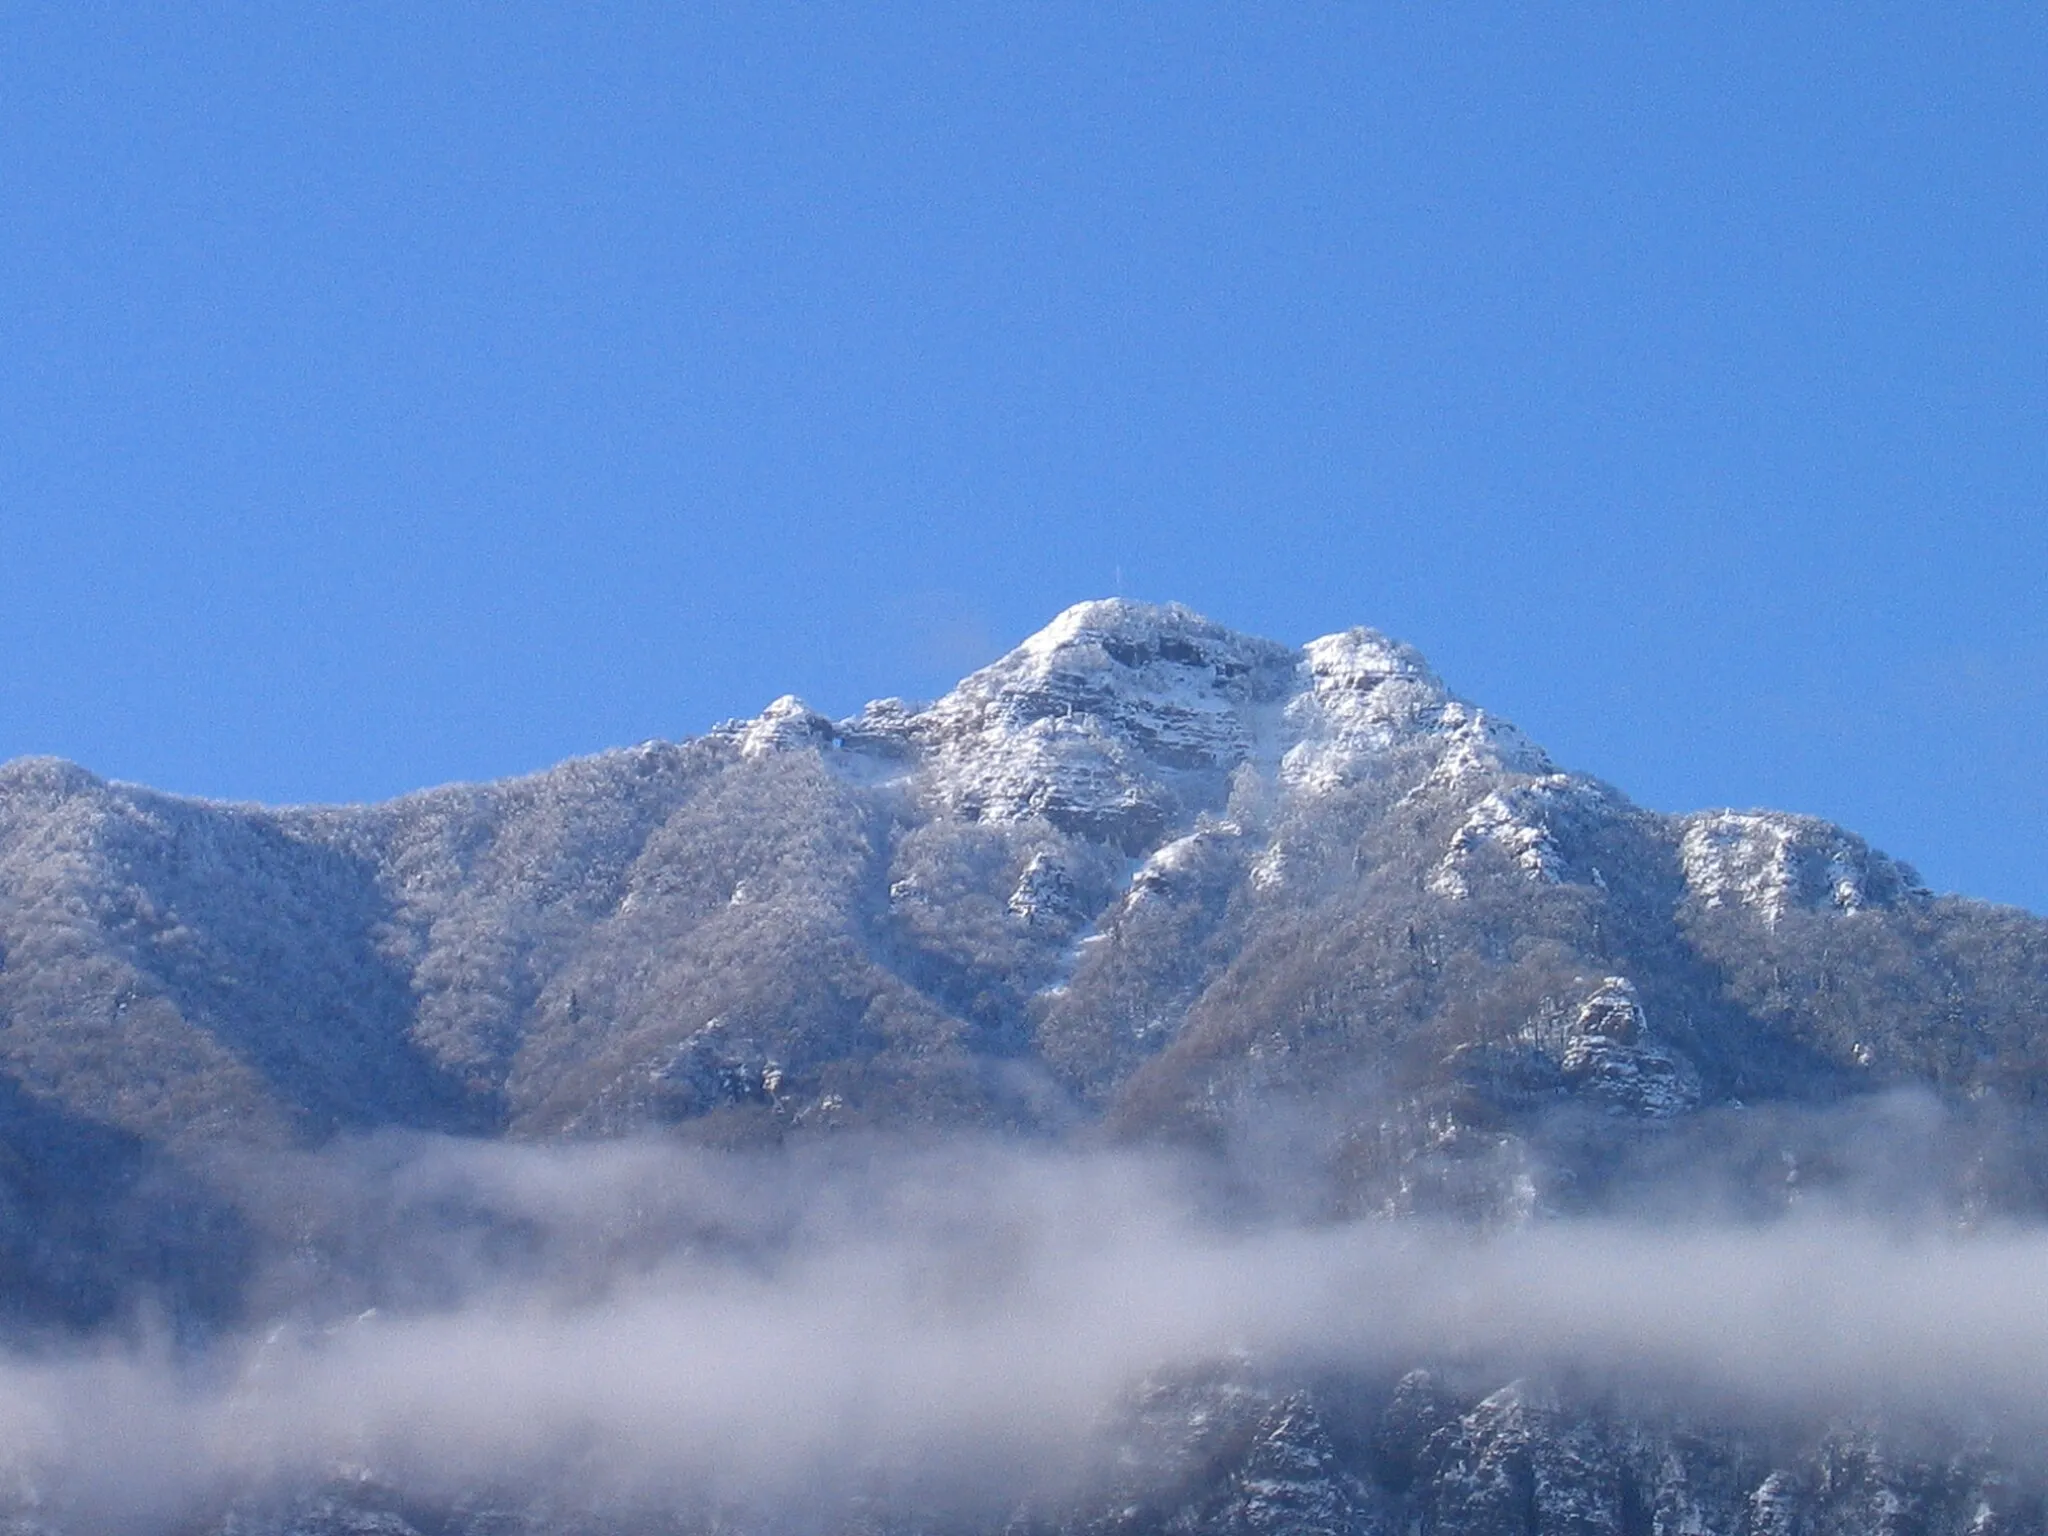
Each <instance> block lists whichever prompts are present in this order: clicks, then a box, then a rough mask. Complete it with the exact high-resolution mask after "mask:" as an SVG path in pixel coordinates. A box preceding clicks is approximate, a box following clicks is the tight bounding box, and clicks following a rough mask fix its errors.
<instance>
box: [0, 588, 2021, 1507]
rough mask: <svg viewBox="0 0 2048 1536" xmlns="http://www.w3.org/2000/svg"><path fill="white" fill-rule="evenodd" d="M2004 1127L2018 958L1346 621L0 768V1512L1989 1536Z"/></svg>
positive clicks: (1138, 608)
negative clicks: (872, 682) (287, 762)
mask: <svg viewBox="0 0 2048 1536" xmlns="http://www.w3.org/2000/svg"><path fill="white" fill-rule="evenodd" d="M2044 1090H2048V924H2044V922H2043V920H2042V919H2041V918H2039V917H2037V916H2035V915H2033V914H2031V913H2028V912H2024V911H2021V910H2018V909H2015V908H2008V907H1996V906H1991V905H1988V904H1984V903H1979V902H1973V901H1970V900H1967V899H1963V898H1959V897H1953V896H1945V895H1937V894H1935V893H1933V892H1931V891H1929V890H1928V889H1927V888H1926V887H1925V886H1924V885H1923V883H1922V882H1921V881H1920V880H1919V878H1918V876H1917V875H1916V874H1915V872H1914V871H1913V869H1912V868H1911V867H1910V866H1909V865H1907V864H1905V863H1903V862H1901V861H1899V860H1898V859H1896V858H1893V857H1891V856H1889V855H1887V854H1885V853H1883V852H1880V851H1878V850H1876V849H1873V848H1871V847H1870V846H1868V844H1866V843H1865V842H1864V841H1863V840H1862V839H1860V838H1859V837H1857V836H1856V835H1855V834H1854V833H1852V832H1850V831H1848V830H1846V829H1843V828H1840V827H1837V826H1834V825H1832V824H1829V823H1827V822H1824V821H1820V820H1817V819H1815V818H1811V817H1804V816H1797V815H1790V814H1785V813H1776V812H1770V811H1759V810H1735V809H1713V810H1705V811H1701V812H1697V813H1693V814H1688V815H1668V814H1663V813H1658V812H1652V811H1648V810H1645V809H1643V808H1641V807H1638V806H1636V805H1634V804H1633V803H1632V802H1630V801H1629V799H1628V798H1627V796H1626V795H1625V794H1624V793H1623V792H1622V791H1621V790H1619V789H1617V788H1615V787H1612V786H1609V785H1606V784H1604V783H1601V782H1599V781H1598V780H1595V779H1592V778H1589V777H1587V776H1585V775H1581V774H1576V773H1573V772H1570V771H1569V770H1566V769H1564V768H1561V767H1560V766H1559V765H1557V764H1555V763H1554V762H1552V761H1551V760H1550V758H1549V757H1548V756H1547V755H1546V754H1545V753H1544V751H1543V750H1542V749H1541V747H1540V746H1538V745H1537V744H1536V743H1534V742H1532V741H1530V740H1529V739H1528V738H1527V737H1525V736H1524V735H1523V734H1522V733H1521V732H1519V731H1517V730H1516V729H1515V728H1514V727H1513V726H1511V725H1509V724H1508V723H1506V722H1504V721H1501V720H1498V719H1496V718H1494V717H1493V716H1491V715H1489V714H1488V713H1487V712H1486V711H1485V710H1484V709H1483V708H1480V707H1478V706H1476V705H1473V704H1470V703H1467V702H1465V701H1463V700H1461V699H1459V698H1457V697H1456V696H1455V695H1454V694H1452V693H1451V692H1450V691H1449V690H1448V689H1447V688H1446V687H1445V686H1444V684H1443V683H1442V681H1441V680H1440V679H1438V678H1437V677H1436V675H1435V674H1434V672H1433V671H1432V670H1431V669H1430V668H1429V666H1428V664H1427V663H1426V662H1425V661H1424V660H1423V658H1422V657H1420V656H1419V655H1418V654H1416V653H1415V652H1414V651H1413V650H1412V649H1410V648H1408V647H1406V646H1403V645H1401V644H1400V643H1399V642H1397V641H1394V640H1391V639H1389V638H1387V637H1385V636H1382V635H1380V634H1378V633H1376V632H1373V631H1370V630H1364V629H1358V630H1351V631H1347V632H1344V633H1342V634H1337V635H1332V636H1327V637H1324V638H1322V639H1319V640H1315V641H1312V642H1310V643H1309V644H1308V645H1306V646H1303V647H1299V648H1296V647H1290V646H1286V645H1283V644H1279V643H1277V642H1273V641H1268V640H1263V639H1259V638H1257V637H1254V636H1248V635H1243V634H1238V633H1235V632H1232V631H1230V630H1228V629H1225V628H1223V627H1222V626H1219V625H1216V624H1214V623H1212V622H1210V621H1208V620H1207V619H1204V618H1202V617H1201V616H1199V615H1197V614H1195V613H1193V612H1191V611H1189V610H1187V609H1185V608H1181V607H1178V606H1175V605H1166V606H1155V605H1149V604H1141V603H1135V602H1128V601H1123V600H1111V601H1099V602H1091V603H1084V604H1081V605H1079V606H1077V607H1074V608H1072V609H1069V610H1068V611H1067V612H1065V613H1063V614H1061V615H1059V616H1058V617H1057V618H1056V619H1055V620H1054V621H1053V622H1052V623H1051V624H1050V625H1048V626H1047V627H1046V628H1045V629H1044V630H1042V631H1040V632H1039V633H1038V634H1036V635H1034V636H1032V637H1031V638H1030V639H1028V640H1027V641H1025V642H1024V643H1023V644H1022V645H1021V646H1019V647H1018V648H1017V649H1016V650H1014V651H1012V652H1011V653H1009V654H1008V655H1006V656H1005V657H1003V658H1001V659H1000V660H998V661H997V662H995V663H994V664H992V665H991V666H988V667H986V668H983V669H982V670H980V671H978V672H976V673H974V674H972V675H971V676H969V677H967V678H966V679H964V680H962V681H961V682H960V683H959V685H958V686H957V687H955V688H954V689H953V690H952V691H951V692H949V693H947V694H946V695H945V696H944V697H942V698H940V699H938V700H936V701H934V702H931V703H928V704H915V703H909V702H905V701H902V700H895V699H885V700H880V701H877V702H875V703H872V704H870V705H868V706H867V707H866V708H865V709H863V710H862V711H861V712H860V713H858V714H856V715H853V716H850V717H848V718H845V719H841V720H829V719H826V718H824V717H823V716H821V715H819V714H817V713H815V712H813V711H811V710H810V709H808V708H807V707H806V706H805V705H803V704H802V703H801V702H800V701H798V700H796V699H794V698H783V699H779V700H777V701H775V702H774V703H772V704H770V705H769V706H768V707H767V708H766V709H765V710H764V711H763V712H762V713H761V714H760V715H758V716H756V717H754V718H752V719H748V720H739V721H733V722H728V723H726V724H724V725H721V726H718V727H716V728H714V729H713V730H711V731H710V732H708V733H706V734H705V735H703V736H701V737H698V738H696V739H693V740H689V741H684V742H680V743H667V742H649V743H645V744H643V745H641V746H638V747H633V748H629V749H624V750H620V751H614V752H607V753H602V754H600V755H598V756H595V757H590V758H584V759H579V760H575V761H572V762H569V763H565V764H563V765H561V766H559V767H557V768H555V769H551V770H549V771H547V772H544V773H541V774H537V775H533V776H530V777H526V778H521V779H514V780H507V781H504V782H501V783H495V784H487V785H458V786H451V787H447V788H443V789H435V790H428V791H424V792H421V793H419V794H415V795H409V796H406V797H404V798H402V799H399V800H396V801H392V802H388V803H385V804H380V805H369V806H352V807H295V808H282V809H273V808H266V807H260V806H246V805H225V804H219V803H212V802H205V801H197V800H190V799H183V798H179V797H175V796H170V795H164V794H160V793H157V792H154V791H151V790H149V789H146V788H142V787H139V786H133V785H125V784H116V783H109V782H106V781H103V780H101V779H99V778H97V777H95V776H94V775H92V774H91V773H89V772H88V771H86V770H85V769H82V768H79V767H76V766H74V765H71V764H68V763H63V762H59V761H56V760H52V759H26V760H22V761H18V762H15V763H11V764H8V765H6V766H5V767H4V768H0V1309H4V1317H5V1321H6V1324H7V1328H8V1337H9V1339H10V1341H11V1342H10V1344H9V1349H8V1354H7V1356H6V1359H5V1362H4V1364H0V1507H4V1511H5V1513H4V1515H0V1519H11V1520H13V1521H14V1522H15V1523H14V1524H13V1525H12V1526H5V1527H0V1528H5V1529H9V1530H18V1531H21V1532H27V1531H31V1530H42V1531H49V1532H70V1531H86V1530H103V1529H124V1530H134V1531H138V1532H143V1531H147V1532H157V1531H162V1532H172V1531H177V1532H187V1531H191V1532H220V1533H226V1532H230V1531H232V1532H237V1533H243V1536H256V1533H273V1532H274V1533H280V1536H282V1533H285V1532H299V1533H309V1536H310V1533H322V1532H341V1531H351V1532H366V1531H384V1532H392V1533H403V1532H415V1533H420V1536H427V1533H433V1532H445V1533H457V1532H468V1533H479V1536H480V1533H483V1532H486V1531H488V1532H504V1531H515V1530H516V1531H528V1532H535V1533H538V1532H556V1531H560V1532H572V1531H574V1532H582V1531H590V1532H597V1531H607V1532H620V1533H625V1532H639V1531H690V1532H707V1533H708V1532H711V1531H714V1530H716V1531H721V1532H751V1531H756V1530H758V1531H763V1532H766V1531H784V1530H797V1529H802V1530H817V1531H848V1532H852V1531H861V1532H879V1531H888V1532H896V1531H901V1532H905V1533H909V1532H912V1531H927V1530H937V1529H945V1530H961V1531H990V1532H996V1531H1002V1532H1006V1533H1009V1532H1016V1533H1025V1532H1043V1533H1046V1536H1051V1533H1055V1532H1057V1533H1061V1536H1064V1533H1068V1532H1080V1531H1084V1530H1085V1531H1089V1532H1110V1531H1119V1532H1128V1533H1130V1536H1140V1533H1151V1532H1169V1531H1176V1532H1196V1531H1212V1530H1213V1531H1226V1530H1227V1531H1232V1532H1276V1533H1277V1532H1282V1531H1287V1532H1301V1531H1330V1532H1337V1531H1357V1532H1366V1531H1373V1532H1378V1531H1385V1532H1389V1533H1392V1532H1396V1531H1420V1532H1428V1533H1440V1536H1452V1533H1465V1532H1469V1533H1473V1536H1491V1533H1495V1532H1522V1531H1529V1532H1534V1531H1553V1530H1556V1531H1562V1530H1572V1531H1606V1530H1611V1531H1614V1532H1616V1533H1617V1536H1621V1533H1631V1536H1632V1533H1635V1532H1673V1533H1676V1532H1681V1531H1686V1532H1700V1531H1717V1532H1718V1531H1729V1532H1734V1531H1744V1532H1764V1531H1785V1532H1793V1531H1811V1532H1821V1531H1832V1530H1844V1531H1847V1530H1876V1529H1886V1530H1898V1531H1927V1532H1936V1531H1940V1532H1947V1531H1956V1532H1961V1531H1966V1530H1967V1531H1974V1532H1980V1533H1988V1532H1993V1531H2008V1530H2010V1531H2019V1530H2027V1531H2037V1530H2043V1529H2048V1514H2044V1511H2048V1503H2044V1497H2048V1465H2044V1464H2043V1461H2042V1458H2041V1456H2040V1453H2039V1451H2038V1449H2037V1447H2038V1445H2039V1443H2040V1437H2041V1435H2042V1433H2043V1431H2044V1430H2048V1387H2044V1385H2043V1383H2048V1324H2044V1322H2043V1320H2042V1319H2043V1316H2044V1314H2043V1311H2042V1309H2041V1307H2040V1305H2039V1296H2040V1278H2039V1277H2040V1276H2042V1275H2043V1274H2048V1227H2044V1226H2043V1224H2042V1215H2043V1212H2044V1209H2048V1119H2044V1117H2043V1114H2042V1109H2041V1105H2042V1103H2043V1094H2044ZM114 1447H118V1448H119V1450H118V1452H116V1451H115V1450H114V1449H113V1448H114Z"/></svg>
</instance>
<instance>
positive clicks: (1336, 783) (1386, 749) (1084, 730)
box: [723, 598, 1552, 852]
mask: <svg viewBox="0 0 2048 1536" xmlns="http://www.w3.org/2000/svg"><path fill="white" fill-rule="evenodd" d="M723 731H724V733H725V734H728V735H731V736H733V737H736V738H737V739H738V740H739V742H740V743H741V747H742V751H743V752H745V753H746V754H748V755H757V754H759V753H762V752H769V751H775V750H780V749H782V748H785V747H794V746H802V745H809V744H812V743H814V742H817V741H819V740H821V739H825V738H827V737H829V738H830V739H832V740H836V741H837V742H838V743H839V744H840V745H841V746H842V747H843V748H845V749H846V750H847V751H848V752H850V753H853V754H856V755H858V756H860V757H862V758H865V759H868V760H870V761H872V760H875V759H884V760H896V761H900V762H903V763H905V764H906V765H908V767H909V770H910V771H912V772H913V773H914V776H915V778H916V781H917V782H918V783H919V785H920V786H921V788H922V789H923V791H924V792H925V793H926V794H928V795H929V796H930V797H931V798H932V799H933V800H934V801H936V802H937V803H938V804H940V805H941V806H943V807H945V808H946V809H947V810H949V811H951V812H953V813H955V814H960V815H964V816H967V817H970V818H973V819H978V820H986V821H998V822H1004V821H1020V820H1025V819H1028V818H1031V817H1041V816H1042V817H1045V818H1046V819H1048V820H1051V821H1053V822H1055V823H1056V824H1059V825H1062V826H1065V827H1067V828H1068V829H1070V830H1074V831H1080V832H1084V833H1087V834H1089V835H1092V836H1096V837H1101V838H1104V839H1106V840H1109V841H1114V842H1118V843H1121V844H1123V845H1124V846H1126V847H1127V848H1129V849H1131V851H1133V852H1137V851H1139V850H1140V849H1142V848H1147V847H1150V846H1153V845H1154V844H1156V842H1157V841H1158V840H1159V839H1160V838H1162V837H1164V836H1166V835H1167V834H1168V833H1169V831H1170V830H1171V829H1172V828H1173V827H1174V826H1176V825H1184V824H1185V823H1186V821H1187V818H1188V817H1189V815H1191V814H1192V813H1193V811H1195V810H1197V809H1206V808H1214V807H1215V806H1217V805H1219V804H1220V803H1221V801H1222V799H1223V796H1224V791H1225V785H1226V781H1227V779H1228V776H1229V775H1230V774H1231V772H1232V771H1233V770H1236V769H1238V768H1240V767H1242V766H1244V765H1246V764H1251V765H1253V766H1254V767H1255V768H1257V769H1259V770H1260V771H1262V772H1264V773H1266V774H1268V775H1269V776H1270V777H1271V778H1272V780H1273V781H1274V782H1275V783H1276V785H1277V786H1278V787H1279V788H1280V789H1281V790H1282V791H1283V792H1285V793H1289V794H1294V795H1315V794H1320V793H1325V792H1328V791H1330V790H1333V789H1336V788H1338V787H1340V786H1342V785H1344V784H1346V783H1349V782H1353V781H1355V780H1357V779H1360V778H1365V777H1371V776H1372V775H1373V774H1374V773H1375V772H1376V771H1377V770H1378V767H1379V765H1380V763H1381V762H1382V761H1383V760H1385V759H1386V758H1387V757H1388V756H1389V754H1391V753H1394V752H1396V751H1397V750H1399V749H1401V748H1403V747H1406V746H1409V745H1413V744H1416V743H1424V744H1426V745H1428V746H1432V747H1434V748H1435V751H1436V757H1435V761H1434V764H1433V770H1432V771H1433V775H1434V781H1435V782H1438V783H1443V784H1458V783H1462V782H1465V781H1469V780H1477V779H1483V778H1485V777H1486V776H1487V775H1489V774H1496V773H1503V772H1507V773H1531V774H1541V773H1547V772H1550V771H1552V765H1551V764H1550V762H1549V760H1548V759H1547V758H1545V757H1544V755H1543V754H1542V752H1541V751H1539V750H1538V749H1537V748H1536V747H1535V746H1534V745H1532V744H1531V743H1530V742H1529V741H1528V740H1527V739H1526V738H1525V737H1523V736H1522V735H1521V733H1520V732H1518V731H1516V730H1515V729H1514V728H1513V727H1512V726H1509V725H1506V724H1505V723H1504V722H1501V721H1497V720H1493V719H1491V718H1489V717H1488V716H1487V715H1485V714H1484V713H1483V712H1481V711H1479V710H1476V709H1474V708H1472V707H1471V706H1470V705H1467V704H1465V703H1464V702H1462V701H1461V700H1458V699H1456V698H1453V697H1452V696H1451V694H1450V693H1449V692H1448V691H1447V690H1446V689H1445V687H1444V685H1443V683H1442V682H1441V681H1440V680H1439V679H1438V678H1437V676H1436V674H1435V673H1434V672H1432V671H1431V670H1430V668H1429V666H1428V664H1427V663H1426V662H1425V661H1424V660H1423V659H1422V657H1421V656H1420V655H1419V654H1418V653H1417V652H1416V651H1414V650H1413V649H1412V648H1411V647H1408V646H1405V645H1402V644H1400V643H1399V642H1397V641H1394V640H1390V639H1388V638H1387V637H1386V636H1384V635H1381V634H1378V633H1376V632H1374V631H1372V630H1369V629H1351V630H1346V631H1344V632H1343V633H1341V634H1335V635H1326V636H1324V637H1323V638H1321V639H1318V640H1312V641H1310V642H1309V643H1308V644H1307V645H1305V646H1302V647H1300V648H1298V649H1297V648H1293V647H1289V646H1286V645H1282V644H1280V643H1278V642H1275V641H1272V640H1264V639H1260V638H1257V637H1256V636H1251V635H1244V634H1239V633H1237V632H1235V631H1233V630H1229V629H1226V628H1224V627H1223V626H1221V625H1219V624H1216V623H1214V622H1212V621H1211V620H1209V619H1205V618H1203V617H1202V616H1201V615H1200V614H1197V613H1195V612H1193V611H1192V610H1190V609H1188V608H1185V607H1182V606H1181V605H1179V604H1177V603H1169V604H1164V605H1156V604H1149V603H1138V602H1131V601H1128V600H1125V599H1120V598H1112V599H1104V600H1098V601H1093V602H1085V603H1079V604H1076V605H1075V606H1074V607H1072V608H1069V609H1067V610H1066V611H1065V612H1064V613H1062V614H1060V615H1059V616H1058V617H1057V618H1055V619H1054V620H1053V621H1052V623H1050V624H1048V625H1047V626H1046V627H1045V628H1044V629H1042V630H1040V631H1039V632H1038V633H1036V634H1034V635H1032V636H1031V637H1030V638H1029V639H1027V640H1025V641H1024V642H1023V643H1022V644H1021V645H1019V646H1017V647H1016V649H1014V650H1012V651H1011V652H1010V653H1009V654H1008V655H1006V656H1003V657H1002V658H1001V659H999V660H997V661H995V662H994V663H992V664H990V665H989V666H987V667H984V668H982V669H981V670H980V671H978V672H975V673H973V674H972V675H971V676H969V677H967V678H966V679H964V680H963V681H962V682H961V683H960V684H959V685H958V686H957V687H955V688H954V689H953V690H952V691H951V692H950V693H948V694H947V695H946V696H945V697H944V698H941V699H940V700H938V701H937V702H936V703H934V704H932V705H930V706H928V707H926V708H922V709H917V708H913V707H912V706H909V705H906V704H904V703H903V702H902V701H900V700H895V699H885V700H881V701H878V702H877V703H874V704H870V705H869V706H868V707H867V708H866V709H865V710H863V711H862V712H861V713H860V714H859V715H856V716H854V717H852V718H850V719H848V720H844V721H841V722H839V723H838V724H837V725H836V726H831V727H829V728H828V727H826V726H825V724H824V722H823V721H822V720H821V719H820V718H819V717H818V716H816V715H814V714H812V713H811V712H810V711H809V710H807V709H805V708H804V707H803V706H802V705H801V704H800V703H799V702H798V701H796V700H794V699H779V700H777V701H776V702H775V703H774V704H773V705H771V706H770V707H769V709H768V710H767V711H766V712H764V713H763V714H762V715H761V716H760V717H759V719H757V720H755V721H741V722H734V723H733V724H732V725H731V726H729V727H725V728H723ZM1424 767H1425V768H1430V767H1431V765H1429V764H1425V765H1424Z"/></svg>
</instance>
